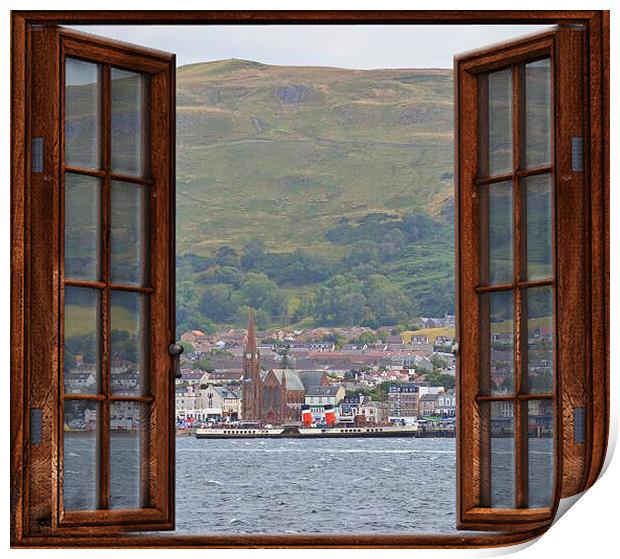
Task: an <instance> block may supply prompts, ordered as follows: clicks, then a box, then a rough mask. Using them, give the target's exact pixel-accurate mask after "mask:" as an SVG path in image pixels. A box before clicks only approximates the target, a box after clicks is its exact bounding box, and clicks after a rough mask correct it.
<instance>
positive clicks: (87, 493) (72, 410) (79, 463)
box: [63, 400, 100, 510]
mask: <svg viewBox="0 0 620 559" xmlns="http://www.w3.org/2000/svg"><path fill="white" fill-rule="evenodd" d="M64 407H65V413H64V421H63V439H64V444H63V457H64V468H63V493H64V506H65V510H93V509H96V508H97V506H98V502H99V498H98V479H97V472H98V471H99V466H98V463H99V451H98V440H99V437H98V430H99V425H100V423H99V403H98V402H84V401H78V400H66V401H65V402H64Z"/></svg>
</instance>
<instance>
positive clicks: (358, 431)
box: [195, 427, 421, 440]
mask: <svg viewBox="0 0 620 559" xmlns="http://www.w3.org/2000/svg"><path fill="white" fill-rule="evenodd" d="M420 434H421V433H420V431H418V430H417V429H410V428H397V427H391V428H390V427H383V428H379V427H377V428H331V429H296V428H293V429H281V430H280V429H278V430H276V429H274V430H261V429H247V430H246V429H230V430H227V429H198V430H197V431H196V433H195V437H196V438H197V439H297V440H299V439H358V438H389V437H395V438H404V437H417V436H419V435H420Z"/></svg>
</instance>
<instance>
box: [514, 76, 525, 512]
mask: <svg viewBox="0 0 620 559" xmlns="http://www.w3.org/2000/svg"><path fill="white" fill-rule="evenodd" d="M521 89H522V83H521V67H520V65H519V64H514V65H513V66H512V134H513V136H512V137H513V140H512V150H513V151H512V154H513V157H512V159H513V177H512V181H513V182H512V192H513V203H512V207H513V212H514V213H513V226H514V235H513V242H514V248H513V254H514V265H513V274H514V279H513V282H514V285H515V286H516V285H517V283H518V282H519V281H520V280H522V279H523V278H524V277H525V276H524V274H523V265H524V261H525V258H523V247H524V242H523V241H524V238H523V235H522V233H523V227H522V223H523V222H524V219H523V218H524V216H523V215H522V210H523V207H522V204H521V201H522V195H521V177H520V176H519V170H520V169H521V122H522V98H523V95H522V91H521ZM513 293H514V317H515V319H514V344H513V351H514V385H515V400H514V402H513V410H514V430H515V433H514V434H515V438H514V443H515V483H516V488H515V506H516V507H517V508H523V507H527V500H528V499H527V485H526V483H527V481H526V480H527V478H528V473H527V466H528V463H527V446H526V445H527V414H524V413H523V404H522V403H521V402H520V401H519V399H518V396H519V395H520V394H521V392H522V391H523V376H524V375H523V370H524V364H525V352H524V351H523V350H524V347H523V334H524V333H525V332H527V328H526V327H524V326H526V325H524V320H526V318H525V314H524V308H523V299H524V297H523V291H522V290H521V289H519V288H516V289H515V290H514V291H513Z"/></svg>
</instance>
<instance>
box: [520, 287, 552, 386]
mask: <svg viewBox="0 0 620 559" xmlns="http://www.w3.org/2000/svg"><path fill="white" fill-rule="evenodd" d="M526 303H527V379H528V380H527V383H528V392H530V393H532V394H543V393H550V392H552V391H553V289H552V288H551V287H549V286H547V287H533V288H531V289H528V290H527V299H526Z"/></svg>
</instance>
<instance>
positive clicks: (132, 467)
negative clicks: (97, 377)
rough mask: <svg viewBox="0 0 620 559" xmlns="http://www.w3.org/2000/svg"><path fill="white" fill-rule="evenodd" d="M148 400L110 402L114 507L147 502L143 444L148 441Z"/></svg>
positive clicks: (111, 472) (135, 505)
mask: <svg viewBox="0 0 620 559" xmlns="http://www.w3.org/2000/svg"><path fill="white" fill-rule="evenodd" d="M144 412H145V404H142V403H139V402H112V403H111V405H110V508H139V507H142V506H144V505H145V500H146V499H145V497H146V496H145V495H143V494H142V493H143V490H142V479H145V478H146V476H142V475H141V467H142V445H143V444H145V442H146V437H144V436H143V434H144V433H143V430H144V429H145V427H146V423H147V422H146V416H145V413H144Z"/></svg>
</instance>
